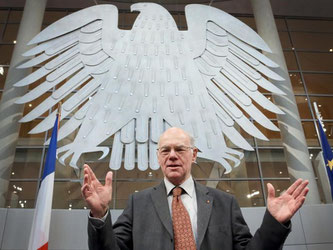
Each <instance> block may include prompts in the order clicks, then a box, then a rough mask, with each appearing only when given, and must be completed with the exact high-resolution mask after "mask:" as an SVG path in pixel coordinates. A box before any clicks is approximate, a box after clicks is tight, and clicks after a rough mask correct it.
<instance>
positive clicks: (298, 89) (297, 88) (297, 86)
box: [289, 73, 305, 94]
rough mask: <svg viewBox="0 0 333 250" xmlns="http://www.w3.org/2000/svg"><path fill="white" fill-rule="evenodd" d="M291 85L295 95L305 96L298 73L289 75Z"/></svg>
mask: <svg viewBox="0 0 333 250" xmlns="http://www.w3.org/2000/svg"><path fill="white" fill-rule="evenodd" d="M289 78H290V81H291V85H292V86H293V90H294V93H295V94H305V90H304V84H303V82H302V78H301V75H300V74H299V73H289Z"/></svg>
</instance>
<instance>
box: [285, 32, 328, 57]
mask: <svg viewBox="0 0 333 250" xmlns="http://www.w3.org/2000/svg"><path fill="white" fill-rule="evenodd" d="M291 39H292V41H293V44H294V47H295V48H296V49H305V50H321V51H326V52H329V50H330V49H331V48H332V46H333V34H332V33H309V32H291Z"/></svg>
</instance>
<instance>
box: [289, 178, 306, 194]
mask: <svg viewBox="0 0 333 250" xmlns="http://www.w3.org/2000/svg"><path fill="white" fill-rule="evenodd" d="M302 182H303V180H302V179H298V180H297V181H295V182H294V183H293V184H292V185H291V186H290V187H289V188H288V189H287V191H286V192H287V194H290V195H292V194H293V193H294V192H295V190H296V188H297V187H298V186H299V185H300V184H301V183H302Z"/></svg>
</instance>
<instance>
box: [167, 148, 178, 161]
mask: <svg viewBox="0 0 333 250" xmlns="http://www.w3.org/2000/svg"><path fill="white" fill-rule="evenodd" d="M177 158H178V155H177V153H176V151H175V150H174V149H173V148H172V149H171V150H170V155H169V159H177Z"/></svg>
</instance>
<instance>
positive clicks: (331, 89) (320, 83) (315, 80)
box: [304, 73, 333, 94]
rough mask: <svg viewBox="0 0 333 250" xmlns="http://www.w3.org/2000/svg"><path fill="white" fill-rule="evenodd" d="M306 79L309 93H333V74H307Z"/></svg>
mask: <svg viewBox="0 0 333 250" xmlns="http://www.w3.org/2000/svg"><path fill="white" fill-rule="evenodd" d="M304 80H305V84H306V87H307V90H308V93H309V94H333V74H307V73H304Z"/></svg>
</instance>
